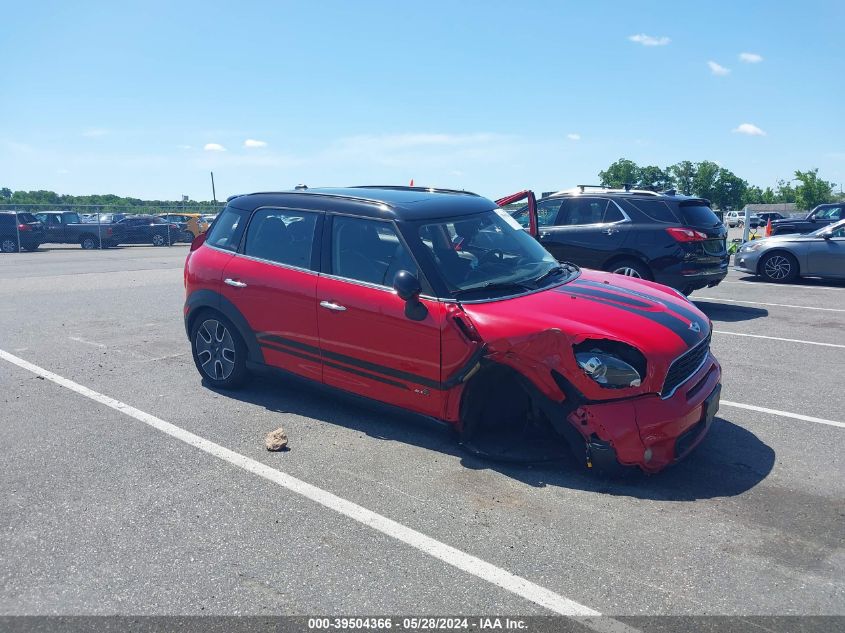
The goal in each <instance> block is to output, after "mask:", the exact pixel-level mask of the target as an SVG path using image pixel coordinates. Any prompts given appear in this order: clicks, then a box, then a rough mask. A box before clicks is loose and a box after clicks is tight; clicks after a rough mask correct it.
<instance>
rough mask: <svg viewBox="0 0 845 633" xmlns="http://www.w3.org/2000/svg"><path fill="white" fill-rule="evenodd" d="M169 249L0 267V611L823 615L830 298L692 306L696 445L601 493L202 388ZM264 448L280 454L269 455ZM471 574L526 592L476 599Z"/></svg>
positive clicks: (563, 475)
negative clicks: (715, 386)
mask: <svg viewBox="0 0 845 633" xmlns="http://www.w3.org/2000/svg"><path fill="white" fill-rule="evenodd" d="M186 252H187V246H185V245H179V246H174V247H172V248H154V247H135V248H131V247H130V248H121V249H113V250H108V251H104V252H98V251H91V252H88V251H81V250H80V249H79V248H78V247H68V248H48V247H42V249H41V250H40V251H39V252H36V253H21V254H17V255H6V256H2V257H0V350H3V352H5V353H6V355H7V357H6V358H0V386H2V388H0V403H2V409H0V469H2V472H3V477H2V483H0V490H2V498H3V501H4V502H3V503H2V505H0V534H2V537H0V539H1V540H0V550H2V552H3V555H2V556H0V615H9V614H114V613H121V614H123V613H131V614H174V613H178V614H227V615H233V614H299V615H302V614H317V613H322V614H335V613H342V614H470V613H474V614H478V613H490V614H522V615H528V614H548V613H550V612H553V611H550V610H549V609H548V607H547V606H544V604H546V605H548V604H549V600H551V602H552V603H553V604H555V605H557V607H558V612H561V610H565V609H566V608H567V607H569V608H571V609H572V613H582V614H583V613H589V612H598V613H601V614H607V615H611V616H626V615H629V616H636V615H660V614H671V615H719V614H721V615H748V616H751V615H802V614H808V615H809V614H811V615H845V458H843V454H845V450H843V449H845V395H843V393H844V392H843V389H842V384H843V382H842V381H843V376H845V337H843V332H845V284H843V283H835V282H827V281H821V280H805V281H803V282H801V283H799V284H795V285H790V286H776V285H771V284H767V283H763V282H759V281H756V280H754V279H752V278H749V277H747V276H745V275H742V274H739V273H736V272H734V271H732V272H731V273H730V274H729V276H728V278H727V280H726V281H725V282H724V283H723V284H722V285H720V286H719V287H717V288H712V289H708V290H702V291H698V292H697V293H695V294H694V295H693V299H694V300H695V302H696V304H697V305H698V306H699V307H700V308H701V309H702V310H703V311H704V312H706V313H707V314H708V315H709V316H710V318H711V319H712V321H713V323H714V330H715V332H714V335H713V350H714V352H715V354H716V355H717V357H718V358H719V360H720V361H721V363H722V367H723V371H724V381H723V390H722V399H723V404H722V408H721V410H720V413H719V416H718V419H717V422H716V424H715V425H714V427H713V429H712V431H711V433H710V435H709V436H708V438H707V439H706V440H705V442H704V443H703V444H702V445H701V446H700V447H699V448H698V450H697V451H696V452H695V453H694V454H693V455H692V456H690V458H688V459H687V460H686V461H684V462H682V463H681V464H679V465H677V466H675V467H673V468H671V469H669V470H667V471H664V472H663V473H661V474H659V475H657V476H652V477H646V476H640V477H634V478H631V479H626V480H622V481H616V480H605V479H602V478H600V477H597V476H594V475H592V474H590V473H583V472H581V471H580V470H578V469H576V467H575V465H574V464H572V463H569V462H564V463H554V464H544V465H536V466H533V467H529V466H504V465H501V464H496V463H491V462H486V461H482V460H480V459H477V458H475V457H471V456H469V455H466V454H464V453H462V452H461V451H460V450H459V449H458V447H457V446H456V445H455V443H454V441H453V439H452V436H451V435H450V433H449V432H448V430H446V429H443V428H440V427H437V426H434V425H432V424H431V423H429V422H426V421H425V420H421V419H418V418H416V417H412V416H402V415H397V414H395V413H394V412H392V411H387V410H385V409H382V408H379V407H377V406H371V405H367V404H365V403H362V402H360V401H357V400H353V399H347V398H343V397H337V396H334V395H328V394H327V393H326V392H324V391H322V390H320V389H317V388H311V387H308V386H304V385H302V384H301V383H298V382H283V381H275V380H271V379H260V380H257V381H255V382H254V383H253V384H251V386H250V387H249V388H247V389H245V390H244V391H241V392H236V393H222V392H221V393H215V392H213V391H210V390H209V389H207V388H206V387H204V386H203V385H202V384H201V381H200V377H199V375H198V374H197V372H196V370H195V368H194V366H193V363H192V361H191V357H190V349H189V344H188V341H187V340H186V337H185V332H184V328H183V324H182V318H181V314H182V302H183V293H184V290H183V286H182V263H183V261H184V257H185V254H186ZM8 355H13V356H14V357H16V358H19V359H22V360H23V361H26V362H28V363H32V364H33V365H35V366H36V367H37V368H40V369H42V370H46V371H47V372H52V374H53V375H55V376H56V377H59V378H61V379H67V380H69V381H73V383H74V384H76V385H80V386H82V387H85V388H88V389H91V390H94V391H95V392H98V393H99V394H103V395H104V396H108V397H109V398H113V399H115V400H117V401H120V402H119V404H120V403H125V404H126V405H130V406H131V407H134V408H135V409H137V410H138V411H139V412H140V413H141V414H148V415H150V416H155V418H156V419H158V420H160V421H164V422H166V423H169V424H171V425H174V426H175V427H178V429H179V430H180V431H181V434H179V433H178V432H177V433H176V434H173V433H171V434H168V432H162V430H161V428H156V427H155V424H157V423H154V424H152V425H151V423H149V422H145V421H144V420H142V419H140V418H143V415H140V416H138V415H127V413H126V412H125V411H121V410H118V409H119V407H115V406H112V405H107V404H104V403H103V402H102V401H98V400H97V399H92V397H89V396H86V395H85V394H83V393H80V392H79V390H73V389H71V388H68V386H67V385H62V384H60V382H57V381H56V380H53V379H49V378H48V379H45V378H44V376H43V375H41V376H39V375H37V372H35V373H34V372H33V371H32V370H31V369H27V368H24V367H22V366H20V364H14V363H12V362H9V359H8ZM279 426H283V427H284V428H285V429H286V430H287V433H288V436H289V437H290V450H289V451H287V452H283V453H269V452H267V451H266V450H265V448H264V445H263V438H264V435H265V434H266V433H267V432H268V431H270V430H272V429H275V428H277V427H279ZM168 428H169V427H168ZM191 434H193V435H191ZM194 436H199V437H200V438H202V439H203V440H207V441H209V442H213V443H214V444H215V445H218V446H219V447H222V448H223V449H228V451H229V453H226V452H220V451H217V453H215V451H216V450H217V449H213V450H211V449H209V450H206V449H202V450H200V449H198V448H197V446H196V445H191V443H190V442H188V441H187V439H186V438H188V439H189V438H190V437H194ZM192 441H193V440H192ZM234 454H237V455H239V456H242V457H243V458H245V459H246V460H248V462H249V464H256V463H257V464H258V465H259V466H260V465H263V466H265V467H269V469H272V470H274V471H281V472H282V473H285V474H286V475H289V476H290V477H292V478H295V480H293V481H295V482H296V481H299V482H306V483H307V484H310V485H311V486H313V487H315V489H316V490H319V491H324V492H328V493H331V494H332V495H335V496H336V497H331V498H330V499H328V501H326V503H322V502H318V501H315V499H314V496H315V495H318V494H322V493H317V492H313V494H311V496H310V497H309V495H308V494H305V495H304V494H302V492H301V491H299V492H297V491H295V490H293V488H296V486H297V485H298V484H296V483H294V484H290V485H280V484H279V483H278V482H274V481H271V480H270V479H268V478H267V477H266V476H262V475H260V474H256V470H258V467H252V466H250V467H249V468H246V469H245V467H244V465H243V464H240V465H239V464H236V463H234V461H236V460H238V459H239V458H238V457H232V455H234ZM220 455H226V456H228V457H231V459H224V458H221V456H220ZM233 460H234V461H233ZM244 463H246V462H244ZM250 468H252V471H250ZM262 472H263V471H262ZM286 481H288V483H290V481H289V480H286ZM309 490H311V489H310V488H309ZM336 498H340V500H341V501H343V502H351V503H352V504H357V506H355V507H356V508H357V507H359V506H360V507H361V508H363V509H366V510H368V511H370V512H371V513H375V515H373V516H381V517H386V518H387V519H390V520H392V521H393V522H396V523H397V524H399V526H400V528H406V529H409V532H410V531H413V533H412V534H411V535H410V536H407V538H405V539H402V538H399V537H397V535H398V534H400V533H401V530H400V528H395V527H389V529H387V528H385V529H381V530H380V529H378V528H376V529H374V527H373V523H374V522H375V519H373V520H372V521H371V522H370V523H369V524H368V523H367V520H365V519H366V518H367V516H369V515H366V516H364V515H362V514H361V513H359V514H358V515H355V514H356V512H358V510H355V509H354V508H352V509H349V508H346V506H342V504H341V503H340V502H338V501H334V499H336ZM344 508H346V510H347V511H344ZM362 516H363V518H362ZM370 518H372V517H370ZM379 520H380V519H379ZM391 525H392V524H391ZM414 535H425V537H428V538H429V539H430V540H431V541H432V542H434V543H439V544H442V545H446V546H449V548H454V550H453V549H449V548H446V550H448V551H446V550H442V551H441V550H437V551H439V552H440V554H441V555H439V556H438V555H432V551H434V550H436V547H439V545H436V546H435V545H431V544H428V545H426V543H428V541H425V542H423V541H422V540H420V537H419V536H414ZM415 539H416V540H415ZM421 543H422V545H421ZM423 545H424V546H423ZM426 547H428V550H427V549H426ZM432 548H434V550H433V549H432ZM444 552H445V553H444ZM455 552H457V553H455ZM460 554H463V555H469V558H470V559H471V560H469V562H466V561H465V562H464V567H463V568H462V567H461V565H459V564H456V561H458V562H460V561H461V560H464V559H460V557H459V555H460ZM472 557H475V558H472ZM478 559H480V561H484V562H486V563H487V564H489V565H491V566H495V568H497V569H499V570H504V571H505V572H509V573H510V574H513V575H515V576H517V577H519V578H520V579H525V580H527V581H529V582H530V583H533V584H531V585H530V586H528V588H527V589H525V591H523V592H522V593H520V592H518V591H514V590H513V587H514V586H515V583H514V582H512V581H511V580H506V581H502V582H499V583H496V582H491V580H490V579H491V575H495V573H498V572H495V573H494V572H493V571H490V570H489V569H487V568H485V567H483V565H480V564H479V563H476V562H475V561H477V560H478ZM467 567H469V568H470V569H467ZM516 584H518V583H516ZM543 591H546V592H548V593H545V594H544V593H543ZM544 596H545V597H544ZM549 596H551V598H550V597H549ZM558 598H560V600H557V599H558ZM544 600H545V602H544ZM581 607H583V608H584V609H585V611H579V609H580V608H581Z"/></svg>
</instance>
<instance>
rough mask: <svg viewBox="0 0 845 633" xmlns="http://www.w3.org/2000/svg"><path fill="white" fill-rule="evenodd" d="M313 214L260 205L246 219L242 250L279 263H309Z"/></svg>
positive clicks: (300, 265)
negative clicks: (249, 219)
mask: <svg viewBox="0 0 845 633" xmlns="http://www.w3.org/2000/svg"><path fill="white" fill-rule="evenodd" d="M316 226H317V214H316V213H309V212H308V211H292V210H287V209H284V210H283V209H261V210H260V211H256V212H255V215H253V216H252V220H251V221H250V223H249V229H248V230H247V234H246V244H245V245H244V254H245V255H249V256H250V257H257V258H258V259H265V260H267V261H271V262H277V263H279V264H287V265H288V266H296V267H298V268H310V267H311V247H312V245H313V244H314V230H315V227H316Z"/></svg>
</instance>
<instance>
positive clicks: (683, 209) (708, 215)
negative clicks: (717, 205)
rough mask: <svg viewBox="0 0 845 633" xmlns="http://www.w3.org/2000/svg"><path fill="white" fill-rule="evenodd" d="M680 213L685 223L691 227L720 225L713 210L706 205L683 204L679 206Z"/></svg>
mask: <svg viewBox="0 0 845 633" xmlns="http://www.w3.org/2000/svg"><path fill="white" fill-rule="evenodd" d="M678 211H679V212H680V214H681V220H682V221H683V223H684V224H689V225H690V226H716V225H717V224H719V223H720V220H719V218H718V217H716V214H715V213H713V209H711V208H710V207H708V206H707V205H706V204H701V203H693V204H683V203H682V204H680V205H678Z"/></svg>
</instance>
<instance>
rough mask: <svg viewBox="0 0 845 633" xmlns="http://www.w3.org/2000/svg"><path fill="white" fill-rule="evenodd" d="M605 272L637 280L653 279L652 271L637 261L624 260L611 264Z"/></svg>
mask: <svg viewBox="0 0 845 633" xmlns="http://www.w3.org/2000/svg"><path fill="white" fill-rule="evenodd" d="M605 270H607V271H608V272H611V273H614V274H617V275H625V276H626V277H635V278H637V279H651V271H649V269H648V267H647V266H646V265H645V264H643V263H642V262H638V261H637V260H635V259H622V260H618V261H615V262H613V263H611V264H610V265H609V266H608V267H607V268H606V269H605Z"/></svg>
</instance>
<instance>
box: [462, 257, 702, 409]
mask: <svg viewBox="0 0 845 633" xmlns="http://www.w3.org/2000/svg"><path fill="white" fill-rule="evenodd" d="M462 307H463V309H464V311H465V312H466V313H467V315H468V316H469V317H470V318H471V320H472V322H473V324H474V325H475V327H476V329H477V330H478V333H479V335H480V336H481V338H482V339H483V340H484V341H485V343H487V345H488V348H489V349H490V350H491V352H492V353H493V354H498V355H499V356H500V357H501V359H508V358H510V360H511V361H513V362H511V364H514V365H516V364H526V363H527V364H529V365H531V366H533V367H535V368H536V366H537V364H538V363H541V364H542V365H545V366H546V367H547V368H548V369H557V370H558V371H561V372H562V373H564V375H566V376H567V377H570V376H573V375H574V376H578V377H579V378H582V379H580V380H578V382H579V387H580V388H581V389H582V391H583V392H584V394H585V395H587V396H588V397H591V398H595V399H607V398H610V397H619V396H621V395H623V393H621V392H620V390H615V391H609V390H607V389H602V388H601V387H599V386H597V385H596V384H595V383H594V382H593V381H592V380H590V379H589V378H587V377H586V376H583V372H581V371H580V369H579V368H578V367H577V364H576V362H575V357H574V353H573V351H572V346H573V345H575V344H577V343H580V342H582V341H584V340H586V339H608V340H612V341H620V342H622V343H627V344H628V345H631V346H633V347H635V348H637V349H638V350H640V352H642V354H643V355H644V356H645V357H646V360H647V364H648V369H647V375H646V377H645V379H644V380H643V383H642V385H641V386H640V387H634V388H631V389H630V393H648V392H658V391H660V389H661V387H662V385H663V380H664V379H665V376H666V372H667V370H668V369H669V365H671V363H672V361H673V360H675V359H676V358H677V357H678V356H680V355H682V354H683V353H685V352H686V351H688V350H689V349H690V348H692V347H694V346H695V345H697V344H698V343H700V342H701V341H703V340H704V339H706V338H707V337H708V336H709V335H710V327H711V326H710V320H709V319H708V318H707V316H706V315H705V314H704V313H702V312H701V311H700V310H699V309H698V308H696V307H695V306H694V305H693V304H692V303H690V302H689V301H687V300H686V299H685V298H683V297H681V296H680V295H678V294H677V293H676V292H675V291H674V290H672V289H671V288H668V287H666V286H662V285H660V284H656V283H652V282H649V281H644V280H641V279H636V278H631V277H625V276H622V275H614V274H611V273H604V272H598V271H593V270H582V271H581V275H580V276H579V277H578V278H576V279H574V280H573V281H570V282H568V283H565V284H562V285H558V286H552V287H550V288H548V289H546V290H543V291H540V292H535V293H531V294H527V295H524V296H521V297H515V298H511V299H503V300H501V301H490V302H486V303H465V304H463V305H462ZM623 391H624V392H625V393H628V392H629V390H627V389H626V390H623Z"/></svg>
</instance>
